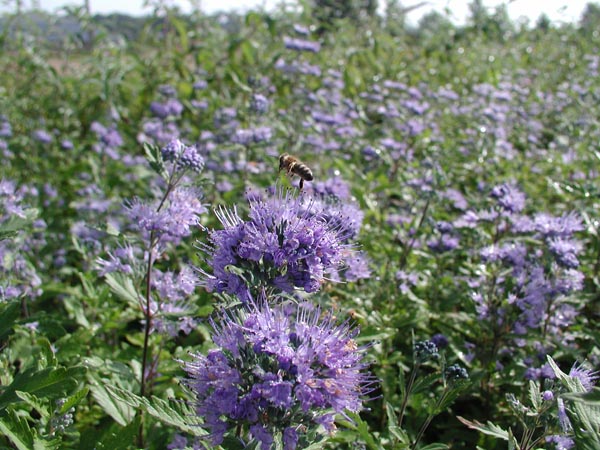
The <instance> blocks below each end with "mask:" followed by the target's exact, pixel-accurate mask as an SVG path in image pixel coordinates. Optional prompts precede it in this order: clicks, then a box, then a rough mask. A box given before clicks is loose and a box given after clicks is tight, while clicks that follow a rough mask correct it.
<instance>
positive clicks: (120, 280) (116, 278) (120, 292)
mask: <svg viewBox="0 0 600 450" xmlns="http://www.w3.org/2000/svg"><path fill="white" fill-rule="evenodd" d="M104 278H105V280H106V284H108V286H109V287H110V290H111V291H112V292H113V293H114V294H115V295H117V296H118V297H120V298H121V299H122V300H125V301H126V302H127V303H129V304H130V305H131V306H134V307H138V306H139V299H140V296H139V294H138V292H137V290H136V288H135V285H134V283H133V280H132V279H131V278H129V277H127V276H125V275H124V274H121V273H117V272H112V273H107V274H106V275H105V276H104Z"/></svg>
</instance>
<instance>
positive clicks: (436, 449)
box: [419, 442, 450, 450]
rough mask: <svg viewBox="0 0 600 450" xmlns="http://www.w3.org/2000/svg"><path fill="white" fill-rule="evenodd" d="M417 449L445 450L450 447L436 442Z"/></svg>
mask: <svg viewBox="0 0 600 450" xmlns="http://www.w3.org/2000/svg"><path fill="white" fill-rule="evenodd" d="M419 448H420V450H447V449H449V448H450V447H448V446H447V445H446V444H442V443H439V442H436V443H433V444H429V445H426V446H425V447H419Z"/></svg>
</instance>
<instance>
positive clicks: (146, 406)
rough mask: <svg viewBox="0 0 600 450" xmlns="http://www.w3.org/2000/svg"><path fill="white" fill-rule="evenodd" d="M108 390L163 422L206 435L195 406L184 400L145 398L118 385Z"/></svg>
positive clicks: (189, 431)
mask: <svg viewBox="0 0 600 450" xmlns="http://www.w3.org/2000/svg"><path fill="white" fill-rule="evenodd" d="M106 390H107V392H108V393H109V395H111V396H112V397H113V398H114V399H115V400H117V401H119V402H123V403H126V404H128V405H129V406H131V407H132V408H140V409H142V410H144V411H146V412H147V413H148V414H150V415H151V416H153V417H155V418H157V419H159V420H160V421H161V422H163V423H166V424H168V425H171V426H174V427H177V428H179V429H180V430H181V431H184V432H186V433H190V434H192V435H194V436H204V435H206V434H207V433H206V431H205V430H203V429H202V428H200V425H201V422H200V420H199V418H198V416H197V415H196V413H195V411H194V409H193V408H191V407H190V406H189V405H188V404H187V403H185V402H183V401H176V400H169V401H166V400H163V399H161V398H158V397H151V398H149V399H148V398H144V397H140V396H139V395H135V394H133V393H131V392H129V391H126V390H124V389H121V388H118V387H116V386H110V385H107V386H106Z"/></svg>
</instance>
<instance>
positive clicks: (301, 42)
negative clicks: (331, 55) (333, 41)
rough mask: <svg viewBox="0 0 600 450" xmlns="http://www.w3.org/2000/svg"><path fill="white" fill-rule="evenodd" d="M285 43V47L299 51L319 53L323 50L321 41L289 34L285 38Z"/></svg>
mask: <svg viewBox="0 0 600 450" xmlns="http://www.w3.org/2000/svg"><path fill="white" fill-rule="evenodd" d="M283 44H284V45H285V48H287V49H289V50H296V51H298V52H311V53H318V52H319V51H320V50H321V44H320V43H319V42H316V41H308V40H306V39H298V38H292V37H289V36H285V37H284V38H283Z"/></svg>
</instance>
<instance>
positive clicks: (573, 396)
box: [561, 387, 600, 406]
mask: <svg viewBox="0 0 600 450" xmlns="http://www.w3.org/2000/svg"><path fill="white" fill-rule="evenodd" d="M561 397H563V398H564V399H566V400H573V401H579V402H586V403H588V404H589V405H596V406H600V388H597V387H595V388H593V389H592V390H591V391H590V392H573V393H570V394H563V395H561Z"/></svg>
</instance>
